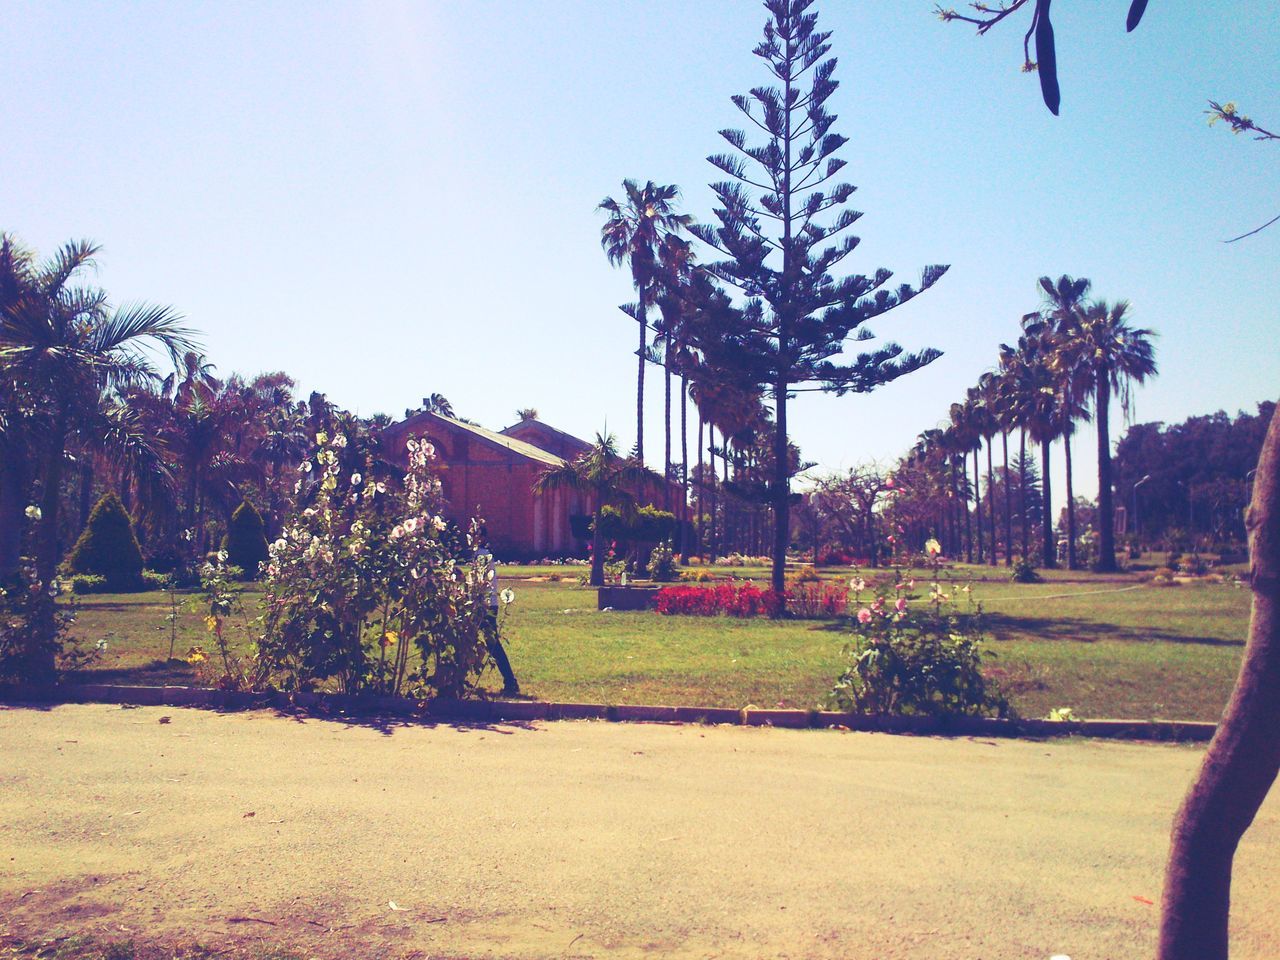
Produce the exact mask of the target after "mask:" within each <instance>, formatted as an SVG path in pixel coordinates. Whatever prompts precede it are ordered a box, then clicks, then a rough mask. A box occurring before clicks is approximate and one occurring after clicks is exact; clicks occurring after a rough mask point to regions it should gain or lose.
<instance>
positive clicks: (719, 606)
mask: <svg viewBox="0 0 1280 960" xmlns="http://www.w3.org/2000/svg"><path fill="white" fill-rule="evenodd" d="M848 600H849V595H848V591H847V589H846V588H845V586H844V585H843V584H840V585H831V584H825V583H800V584H795V585H793V586H792V587H790V588H788V589H787V591H786V592H785V593H782V594H779V593H777V592H776V591H774V590H767V589H763V588H761V587H757V586H756V585H755V584H754V583H719V584H716V585H715V586H712V587H693V586H678V587H663V588H662V589H661V590H659V591H658V596H657V600H656V601H655V607H656V609H657V611H658V612H659V613H665V614H668V615H670V614H682V615H684V616H695V617H715V616H720V615H724V616H729V617H758V616H767V617H776V616H777V615H778V614H779V613H781V612H782V610H783V608H784V606H785V608H786V609H787V610H788V611H789V612H790V613H791V614H792V615H794V616H796V617H800V618H802V619H814V620H816V619H821V618H835V617H839V616H842V615H843V614H844V613H845V611H846V609H847V607H848Z"/></svg>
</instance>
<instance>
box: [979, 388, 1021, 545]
mask: <svg viewBox="0 0 1280 960" xmlns="http://www.w3.org/2000/svg"><path fill="white" fill-rule="evenodd" d="M1008 379H1009V378H1008V377H1006V376H1005V375H1004V373H1003V372H1000V373H991V372H988V373H984V374H983V375H982V378H981V379H980V381H979V382H980V383H981V384H982V385H983V389H984V390H986V391H988V392H989V398H990V404H991V412H992V415H993V416H994V417H995V420H996V424H997V426H998V427H999V430H1000V446H1001V448H1002V453H1003V456H1004V565H1005V566H1006V567H1011V566H1013V484H1012V483H1011V482H1010V479H1009V431H1010V430H1012V429H1013V428H1014V427H1015V426H1016V425H1017V420H1016V417H1015V407H1014V405H1013V403H1012V402H1011V396H1010V390H1009V383H1008ZM1024 510H1025V504H1024ZM1023 550H1024V552H1025V550H1026V548H1025V546H1024V547H1023Z"/></svg>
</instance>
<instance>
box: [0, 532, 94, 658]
mask: <svg viewBox="0 0 1280 960" xmlns="http://www.w3.org/2000/svg"><path fill="white" fill-rule="evenodd" d="M33 509H36V508H28V512H27V516H28V518H33V517H32V512H31V511H32V510H33ZM33 519H38V515H37V516H36V517H34V518H33ZM60 590H61V585H60V584H59V582H58V581H57V580H56V579H55V580H53V581H52V582H50V583H49V585H48V586H47V587H46V586H45V585H44V584H43V583H42V582H41V581H40V579H39V577H38V576H37V575H36V568H35V564H34V563H33V562H31V561H30V560H29V559H28V558H26V557H24V558H23V559H22V563H21V564H20V566H19V569H18V571H17V572H16V574H15V575H14V577H13V578H12V580H11V581H9V582H7V583H3V584H0V682H9V681H36V682H41V681H50V680H53V679H54V676H53V675H52V674H50V673H49V668H50V666H51V665H55V666H56V661H57V658H58V657H62V658H64V660H65V659H66V658H67V657H68V656H71V657H72V658H78V657H81V656H83V655H82V654H81V653H80V652H79V650H78V649H75V648H73V647H70V646H69V645H68V632H69V630H70V628H71V624H72V622H73V621H74V620H75V615H74V610H72V609H70V608H67V607H62V606H59V604H58V603H57V596H58V593H59V591H60ZM64 666H65V664H64Z"/></svg>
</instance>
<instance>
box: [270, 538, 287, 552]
mask: <svg viewBox="0 0 1280 960" xmlns="http://www.w3.org/2000/svg"><path fill="white" fill-rule="evenodd" d="M271 549H272V550H273V551H274V552H275V553H280V552H282V551H284V550H287V549H289V541H288V540H286V539H285V538H284V537H281V538H280V539H279V540H277V541H276V542H275V543H273V544H272V545H271Z"/></svg>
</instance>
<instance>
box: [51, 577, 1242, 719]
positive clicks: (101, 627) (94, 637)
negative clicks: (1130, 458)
mask: <svg viewBox="0 0 1280 960" xmlns="http://www.w3.org/2000/svg"><path fill="white" fill-rule="evenodd" d="M580 572H582V571H581V568H572V567H571V568H554V567H527V568H526V567H505V568H503V570H502V575H503V579H504V584H505V585H509V586H511V587H512V588H513V589H514V590H515V591H516V595H517V599H516V603H515V604H514V605H513V606H512V607H511V608H510V609H509V619H508V621H507V624H506V638H507V639H506V644H507V649H508V652H509V654H510V656H511V660H512V663H513V665H514V667H515V669H516V672H517V674H518V675H519V677H520V681H521V686H522V688H523V692H524V693H525V694H527V695H529V696H532V697H537V698H546V699H553V700H571V701H585V702H604V703H668V704H690V705H702V706H732V707H740V706H744V705H747V704H754V705H757V706H762V707H773V706H777V705H783V706H787V707H811V706H814V705H816V704H817V703H819V701H821V700H822V698H823V696H824V695H825V693H826V691H827V690H828V689H829V688H830V685H831V682H832V680H833V679H834V678H835V676H836V675H837V674H838V673H839V672H840V669H841V662H842V652H841V649H842V646H843V643H844V640H845V633H844V629H843V627H842V626H841V625H840V624H837V623H822V622H806V621H791V622H782V623H777V622H771V621H768V620H734V619H728V618H698V617H664V616H660V615H658V614H656V613H620V612H603V613H602V612H598V611H597V610H596V609H595V607H596V601H595V593H594V591H592V590H590V589H588V588H585V587H580V586H578V585H577V582H576V578H577V575H578V574H579V573H580ZM715 572H716V573H717V574H728V573H732V574H733V575H735V576H750V577H753V578H756V579H761V578H763V577H765V576H766V574H767V571H764V570H760V569H758V568H757V569H751V568H747V569H743V568H737V569H732V570H728V569H724V568H716V571H715ZM549 574H559V575H560V576H562V577H564V579H563V580H561V581H558V582H557V581H550V580H546V579H543V578H545V577H547V576H548V575H549ZM823 575H824V576H827V577H831V578H833V579H834V578H840V579H845V578H847V577H848V576H849V571H847V570H832V571H823ZM952 575H953V576H956V577H958V578H959V581H958V582H967V581H968V580H969V579H971V578H972V580H973V584H972V589H973V594H972V595H973V597H974V598H975V599H976V600H979V601H981V603H982V607H983V610H984V612H985V614H986V616H987V621H988V625H989V627H990V634H991V636H992V641H991V643H990V644H989V645H988V654H989V660H988V666H987V670H988V674H989V676H991V677H992V678H994V679H996V680H997V681H998V682H999V683H1000V684H1001V685H1002V687H1003V689H1004V690H1005V691H1006V693H1007V694H1008V695H1009V696H1010V698H1011V700H1012V701H1013V703H1014V706H1015V707H1016V708H1017V709H1018V710H1019V712H1021V713H1022V714H1023V715H1025V716H1043V715H1044V714H1045V713H1047V712H1048V711H1049V710H1050V709H1051V708H1054V707H1071V708H1072V709H1073V710H1074V712H1075V713H1076V714H1077V715H1078V716H1082V717H1131V718H1140V719H1145V718H1153V717H1161V718H1175V719H1194V720H1215V719H1217V717H1218V715H1219V714H1220V712H1221V710H1222V706H1223V704H1224V703H1225V702H1226V698H1227V694H1228V692H1229V691H1230V688H1231V684H1232V681H1233V680H1234V678H1235V674H1236V670H1237V669H1238V666H1239V661H1240V654H1241V651H1242V649H1243V640H1244V636H1245V631H1246V627H1247V621H1248V605H1249V593H1248V591H1247V590H1243V589H1240V588H1238V587H1234V586H1232V585H1230V584H1219V583H1207V582H1203V583H1201V582H1198V583H1194V584H1186V585H1184V586H1180V587H1175V588H1159V587H1153V586H1148V585H1146V584H1145V583H1143V582H1142V581H1141V580H1140V579H1139V578H1138V577H1137V576H1134V575H1120V576H1111V577H1100V576H1096V575H1092V574H1088V573H1071V574H1067V573H1066V572H1063V571H1058V572H1055V573H1054V574H1053V575H1052V578H1051V579H1048V580H1047V581H1046V582H1045V583H1041V584H1030V585H1022V584H1012V583H1009V582H1008V581H1007V580H1006V579H1005V578H1004V571H1003V570H1002V569H1001V570H991V569H989V568H985V567H981V568H980V567H964V566H959V567H956V568H954V569H953V570H952ZM979 577H991V578H992V579H990V580H988V581H985V582H983V581H982V580H979V579H978V578H979ZM530 578H534V579H530ZM248 599H249V601H250V606H252V603H253V602H254V601H255V600H256V596H255V595H253V594H250V595H248ZM168 612H169V606H168V598H167V595H166V594H162V593H143V594H130V595H103V596H93V597H84V598H80V610H79V617H78V620H77V623H76V626H75V632H76V635H77V636H78V637H79V638H80V639H81V640H83V641H85V642H86V644H88V645H90V646H92V645H94V644H96V642H97V641H98V640H99V639H101V638H105V640H106V649H105V652H104V654H103V655H102V657H101V658H100V659H99V661H98V662H97V663H95V664H94V665H92V666H91V667H90V668H88V669H86V670H84V671H82V672H81V673H80V676H81V677H82V678H83V679H85V680H98V681H111V682H127V683H166V682H167V683H189V682H193V681H194V680H195V679H196V677H195V673H194V670H193V668H191V667H189V666H188V665H187V664H186V663H184V662H181V661H180V660H177V659H175V660H174V661H171V662H167V661H166V658H167V656H168V652H169V643H170V635H169V624H168V622H167V621H166V616H167V614H168ZM243 635H244V636H246V637H247V636H248V631H247V630H246V631H244V633H243ZM210 640H211V638H210V637H209V635H208V634H207V633H206V632H205V627H204V624H203V623H202V622H201V616H200V611H198V610H196V609H194V608H189V609H186V610H184V611H183V612H182V613H181V614H180V615H179V621H178V632H177V638H176V642H175V644H174V647H175V651H176V654H177V657H179V658H180V657H181V656H183V655H184V654H185V652H186V650H187V649H188V648H189V647H190V646H191V645H192V644H202V645H204V646H205V647H206V649H209V650H210V653H212V649H211V644H210ZM488 685H489V686H491V687H493V688H494V689H496V687H497V686H498V683H497V677H496V676H493V677H490V678H489V679H488Z"/></svg>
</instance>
